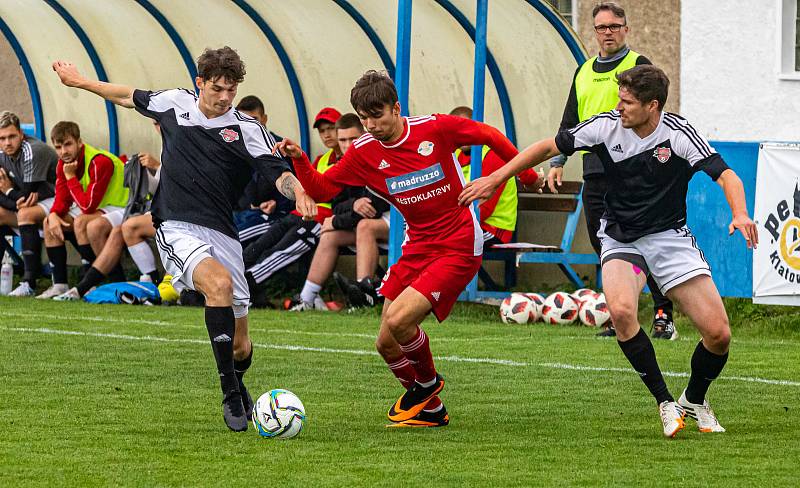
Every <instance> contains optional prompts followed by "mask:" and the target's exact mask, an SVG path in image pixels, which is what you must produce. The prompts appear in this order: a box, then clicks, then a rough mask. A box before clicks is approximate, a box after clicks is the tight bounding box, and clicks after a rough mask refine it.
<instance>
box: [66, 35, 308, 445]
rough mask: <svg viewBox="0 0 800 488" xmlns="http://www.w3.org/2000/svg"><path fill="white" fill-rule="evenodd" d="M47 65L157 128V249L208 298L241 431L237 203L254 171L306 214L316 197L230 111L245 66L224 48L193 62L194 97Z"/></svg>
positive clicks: (242, 328) (263, 134)
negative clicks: (159, 164)
mask: <svg viewBox="0 0 800 488" xmlns="http://www.w3.org/2000/svg"><path fill="white" fill-rule="evenodd" d="M53 69H54V70H55V71H56V73H57V74H58V76H59V77H60V78H61V82H62V83H63V84H64V85H66V86H69V87H75V88H80V89H83V90H87V91H89V92H92V93H95V94H97V95H99V96H101V97H103V98H104V99H106V100H109V101H111V102H113V103H115V104H117V105H120V106H122V107H126V108H135V109H136V110H137V111H138V112H139V113H141V114H142V115H144V116H146V117H150V118H152V119H155V120H156V121H158V123H159V124H160V125H161V137H162V141H163V144H162V148H163V149H162V154H161V162H162V169H161V182H160V186H159V188H158V190H157V191H156V194H155V196H154V197H153V203H152V207H151V211H152V217H153V223H154V224H155V226H156V227H157V229H158V230H157V232H156V243H157V244H158V249H159V254H160V255H161V261H162V263H163V264H164V268H165V270H166V272H167V273H168V274H171V275H172V276H173V280H172V283H173V285H175V286H176V288H190V289H193V290H197V291H199V292H200V293H202V294H203V295H204V296H205V298H206V308H205V322H206V328H207V329H208V335H209V338H210V340H211V347H212V350H213V352H214V357H215V359H216V362H217V369H218V372H219V377H220V383H221V386H222V394H223V400H222V405H223V409H222V410H223V416H224V418H225V423H226V424H227V425H228V427H229V428H230V429H231V430H234V431H244V430H247V423H248V422H247V421H248V418H249V416H250V413H251V411H252V405H253V401H252V398H251V397H250V395H249V394H248V393H247V390H246V389H245V387H244V383H242V376H243V375H244V373H245V371H247V368H248V367H249V366H250V363H251V360H252V354H253V348H252V343H251V341H250V337H249V334H248V330H247V310H248V305H249V302H250V296H249V292H248V288H247V282H246V281H245V279H244V264H243V262H242V247H241V244H240V243H239V241H238V239H237V232H236V227H235V226H234V223H233V206H234V204H235V202H236V200H237V199H238V198H239V196H240V195H241V194H242V191H243V190H244V187H245V185H247V183H248V182H249V181H250V179H251V174H252V172H253V171H258V172H260V173H261V174H262V175H264V176H265V179H266V180H267V181H270V182H274V183H275V184H276V186H277V188H278V189H279V191H280V192H281V193H282V194H283V195H285V196H286V197H287V198H290V199H292V200H296V205H297V209H298V211H299V212H300V213H301V214H302V215H303V216H304V217H307V218H313V216H314V215H316V203H315V202H314V201H313V200H312V199H311V198H310V197H308V196H307V195H306V194H305V191H304V190H303V187H302V186H301V185H300V183H299V182H298V181H297V179H296V178H295V177H294V175H292V173H291V172H289V169H288V167H287V165H286V164H285V163H284V162H283V160H281V159H280V158H278V157H276V156H274V155H273V146H274V144H275V142H274V140H273V139H272V137H271V136H270V135H269V134H268V133H267V131H266V130H265V129H264V128H263V127H262V126H261V124H259V123H258V122H257V121H256V120H255V119H253V118H251V117H247V116H244V115H242V114H240V113H239V112H238V111H237V110H235V109H234V108H232V106H231V103H232V101H233V99H234V98H235V97H236V89H237V87H238V85H239V83H241V82H242V80H244V75H245V68H244V63H243V62H242V60H241V59H240V58H239V55H238V54H237V53H236V51H234V50H233V49H231V48H230V47H227V46H226V47H223V48H220V49H206V50H205V51H204V52H203V54H202V55H201V56H200V57H199V58H198V59H197V73H198V77H197V79H196V84H197V89H198V93H197V94H195V93H194V92H193V91H190V90H184V89H174V90H163V91H155V92H151V91H147V90H138V89H133V88H132V87H129V86H125V85H118V84H113V83H103V82H100V81H95V80H89V79H87V78H85V77H83V76H82V75H81V74H80V73H79V72H78V70H77V69H76V67H75V66H74V65H73V64H71V63H69V62H66V61H56V62H55V63H53Z"/></svg>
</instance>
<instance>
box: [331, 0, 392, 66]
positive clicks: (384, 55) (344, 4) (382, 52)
mask: <svg viewBox="0 0 800 488" xmlns="http://www.w3.org/2000/svg"><path fill="white" fill-rule="evenodd" d="M333 1H334V3H336V5H338V6H339V7H341V8H342V10H344V11H345V12H347V15H349V16H350V17H351V18H352V19H353V20H354V21H355V23H356V24H358V26H359V27H360V28H361V30H362V31H364V34H366V35H367V37H368V38H369V41H370V42H371V43H372V46H373V47H374V48H375V51H377V52H378V56H380V58H381V62H382V63H383V67H384V68H386V72H387V73H388V74H389V77H391V78H392V79H394V74H395V73H394V72H395V67H394V61H392V57H391V56H390V55H389V51H387V50H386V46H384V44H383V41H381V38H380V37H379V36H378V33H377V32H375V29H373V28H372V25H370V23H369V21H367V19H365V18H364V16H363V15H361V12H359V11H358V10H356V8H355V7H353V5H351V4H350V2H348V1H347V0H333Z"/></svg>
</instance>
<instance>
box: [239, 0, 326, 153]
mask: <svg viewBox="0 0 800 488" xmlns="http://www.w3.org/2000/svg"><path fill="white" fill-rule="evenodd" d="M233 3H235V4H236V5H237V6H238V7H239V8H241V9H242V11H244V13H245V14H246V15H247V16H248V17H250V20H252V21H253V22H254V23H255V24H256V26H258V28H259V29H260V30H261V32H262V33H263V34H264V36H265V37H266V38H267V40H268V41H269V43H270V44H271V45H272V48H273V49H275V53H276V54H277V55H278V59H279V60H280V62H281V66H282V67H283V71H284V72H285V73H286V77H287V78H288V79H289V86H290V87H291V89H292V96H293V97H294V105H295V108H296V110H297V123H298V125H299V126H300V147H302V148H303V151H305V152H306V154H308V152H309V150H310V148H311V145H310V144H311V140H310V137H309V129H308V126H309V124H308V112H307V110H306V101H305V98H304V97H303V89H302V87H301V86H300V80H299V78H298V77H297V71H295V69H294V65H292V60H291V59H289V54H288V53H287V52H286V49H284V48H283V44H281V41H280V39H278V36H276V35H275V32H274V31H273V30H272V28H270V26H269V24H268V23H267V21H266V20H264V18H263V17H262V16H261V15H260V14H259V13H258V12H256V10H255V9H254V8H253V7H252V6H251V5H250V4H249V3H247V2H246V1H245V0H233Z"/></svg>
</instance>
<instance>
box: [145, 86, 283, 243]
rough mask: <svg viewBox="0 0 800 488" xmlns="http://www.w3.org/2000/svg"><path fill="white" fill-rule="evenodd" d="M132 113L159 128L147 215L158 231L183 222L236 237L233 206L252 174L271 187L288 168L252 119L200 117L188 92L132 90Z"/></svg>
mask: <svg viewBox="0 0 800 488" xmlns="http://www.w3.org/2000/svg"><path fill="white" fill-rule="evenodd" d="M133 103H134V104H135V105H136V110H137V111H138V112H139V113H141V114H143V115H145V116H147V117H150V118H152V119H155V120H156V121H158V122H159V124H160V125H161V138H162V140H163V144H162V152H161V162H162V166H161V167H162V169H161V182H160V184H159V187H158V190H157V191H156V194H155V196H154V197H153V204H152V207H151V211H152V214H153V222H154V224H155V225H156V226H158V225H159V224H160V223H161V222H163V221H166V220H176V221H182V222H189V223H192V224H196V225H201V226H203V227H208V228H210V229H214V230H218V231H220V232H222V233H224V234H226V235H228V236H230V237H232V238H234V239H236V238H237V235H238V233H237V232H236V226H235V225H234V223H233V210H234V208H235V205H236V201H237V200H238V199H239V197H240V196H241V195H242V193H243V192H244V188H245V186H247V183H248V182H249V181H250V180H251V179H252V174H253V171H254V170H255V171H258V172H259V173H261V174H262V175H263V176H265V179H266V181H268V182H270V183H271V184H274V183H275V180H277V178H278V177H279V176H280V175H281V173H283V172H284V171H288V170H289V167H288V166H287V164H286V163H285V162H284V161H283V160H282V159H280V158H278V157H276V156H274V155H273V154H272V152H273V150H274V145H275V141H274V140H273V139H272V136H270V135H269V133H268V132H267V131H266V130H265V129H264V127H263V126H262V125H261V124H260V123H259V122H258V121H256V120H255V119H253V118H252V117H248V116H246V115H244V114H241V113H239V112H238V111H237V110H235V109H233V108H232V109H230V110H229V111H228V112H226V113H225V114H224V115H221V116H219V117H215V118H213V119H208V118H206V116H205V115H203V113H202V112H201V111H200V109H199V108H198V106H197V96H196V95H195V94H194V93H193V92H191V91H188V90H183V89H175V90H164V91H157V92H150V91H144V90H134V92H133Z"/></svg>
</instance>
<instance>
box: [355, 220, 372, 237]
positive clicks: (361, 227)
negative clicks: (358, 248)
mask: <svg viewBox="0 0 800 488" xmlns="http://www.w3.org/2000/svg"><path fill="white" fill-rule="evenodd" d="M356 239H358V240H361V241H374V240H375V232H374V231H373V229H372V225H371V222H370V221H369V220H368V219H362V220H361V221H359V222H358V226H357V227H356Z"/></svg>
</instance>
